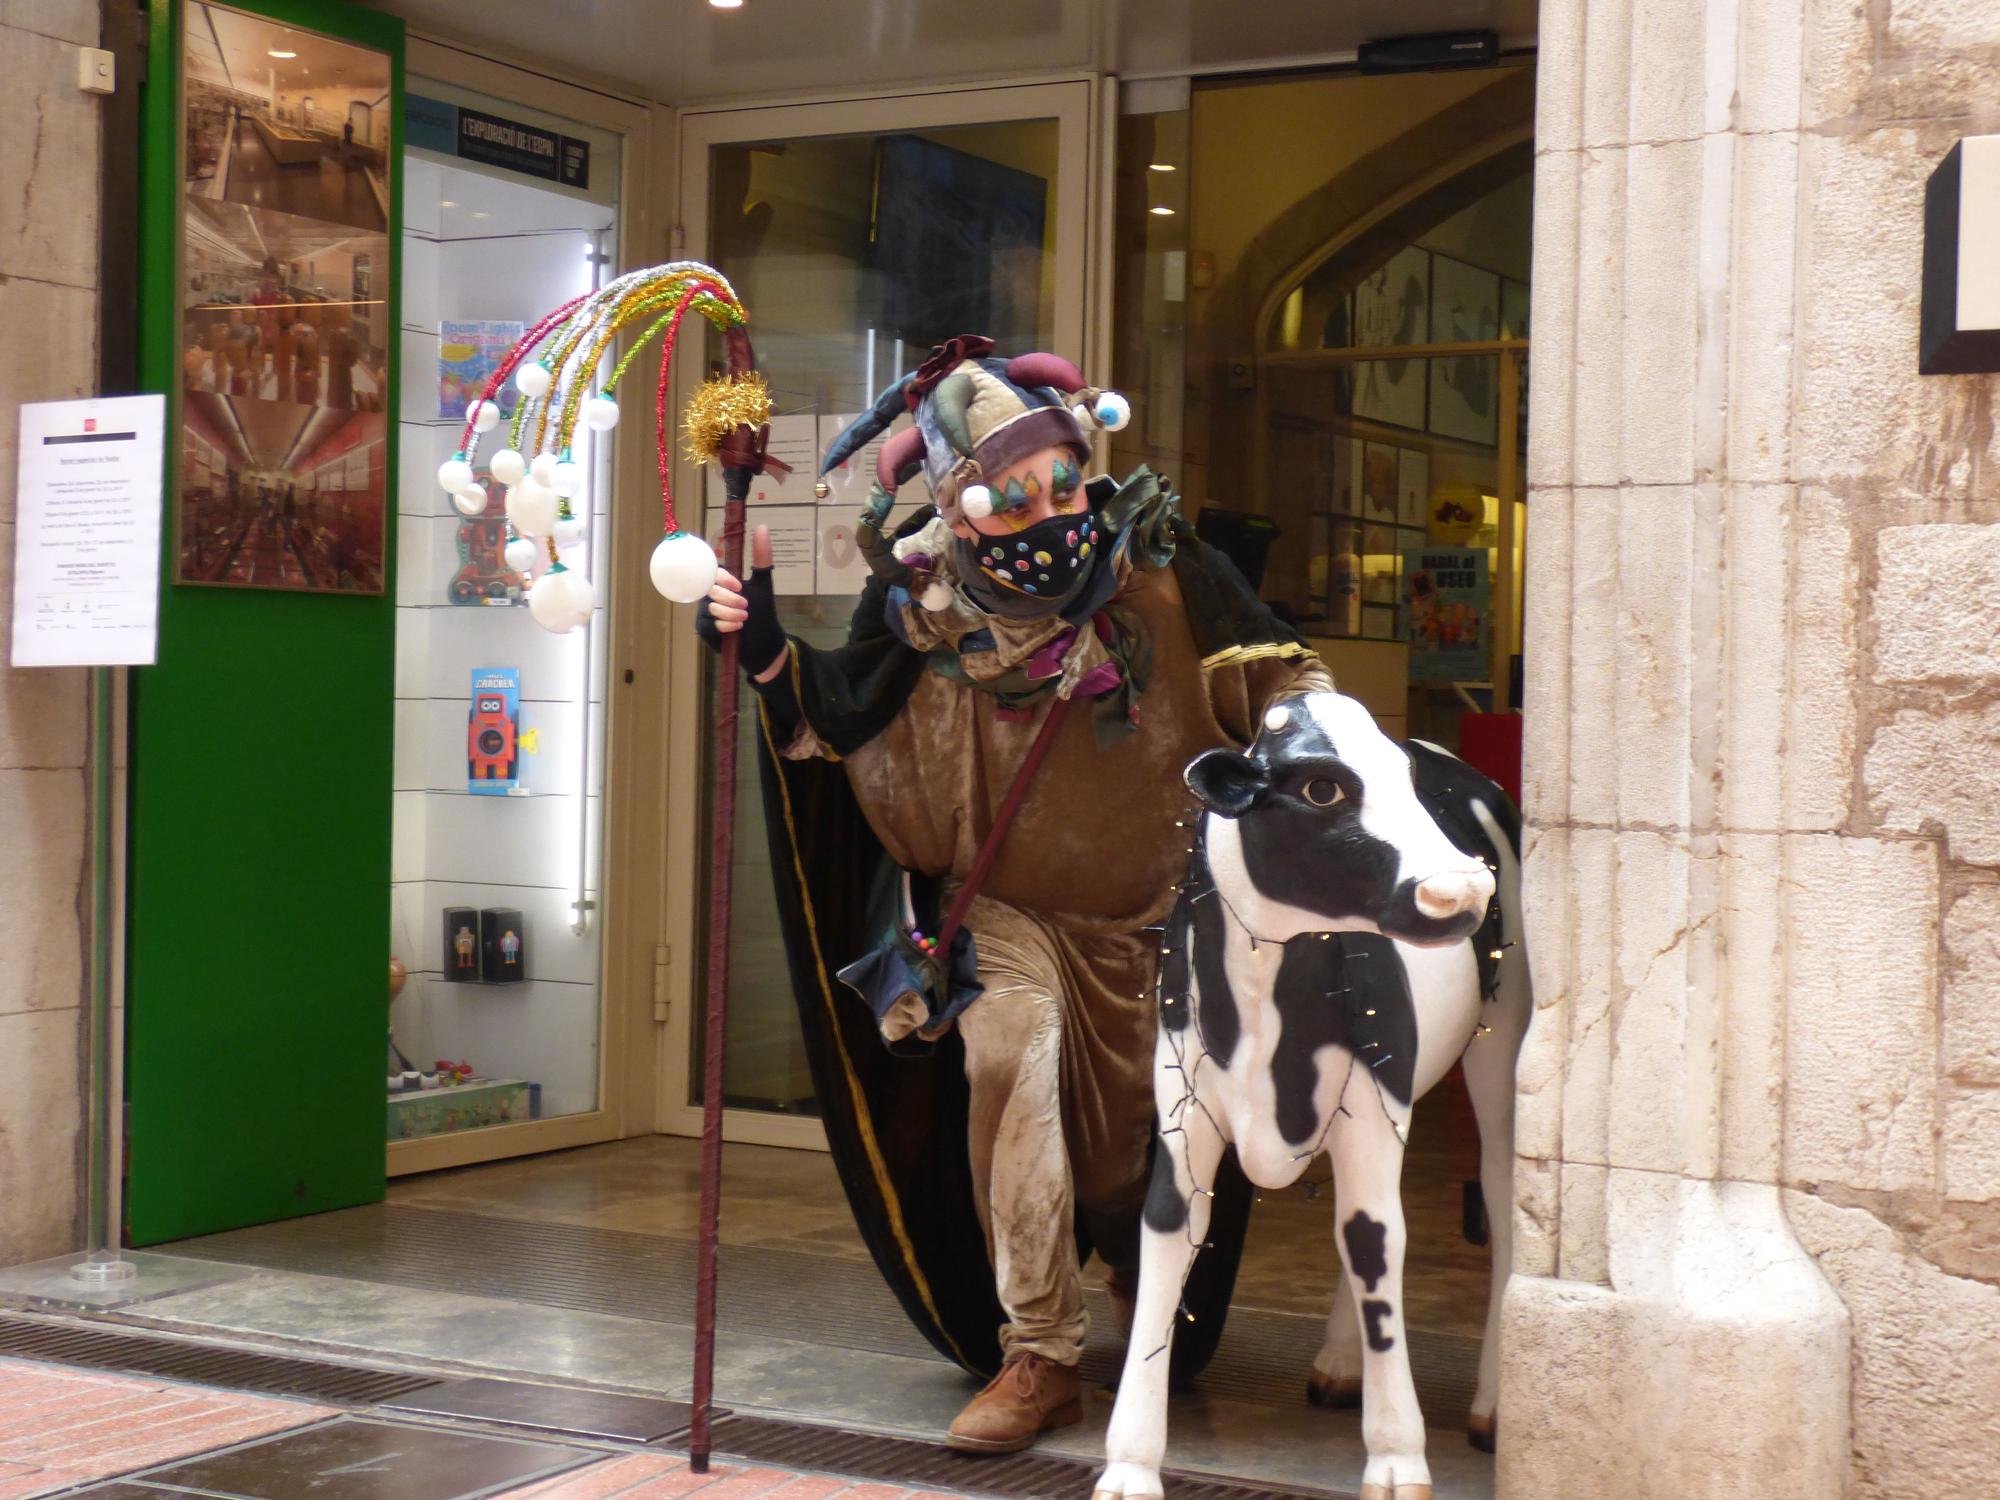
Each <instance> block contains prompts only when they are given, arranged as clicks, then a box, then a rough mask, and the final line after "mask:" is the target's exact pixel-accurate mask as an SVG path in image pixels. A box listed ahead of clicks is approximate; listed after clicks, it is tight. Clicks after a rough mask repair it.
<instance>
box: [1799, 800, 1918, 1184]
mask: <svg viewBox="0 0 2000 1500" xmlns="http://www.w3.org/2000/svg"><path fill="white" fill-rule="evenodd" d="M1938 881H1939V876H1938V862H1937V850H1936V848H1935V847H1934V846H1933V845H1931V844H1929V843H1926V842H1921V841H1891V840H1886V839H1868V838H1852V837H1846V836H1842V835H1837V834H1795V835H1791V836H1788V837H1787V838H1786V840H1785V884H1786V889H1787V891H1788V892H1789V896H1790V902H1789V909H1788V910H1787V912H1786V914H1785V926H1784V933H1785V942H1786V945H1787V951H1788V953H1789V956H1790V962H1791V983H1790V986H1789V990H1788V994H1787V1008H1786V1016H1785V1052H1786V1079H1787V1088H1786V1093H1785V1180H1786V1181H1787V1182H1788V1183H1789V1184H1793V1185H1797V1184H1801V1183H1837V1184H1840V1185H1843V1186H1846V1187H1850V1188H1862V1189H1884V1190H1895V1189H1900V1188H1917V1189H1923V1190H1926V1191H1933V1190H1935V1188H1936V1177H1937V1142H1936V1137H1937V1131H1936V1123H1935V1119H1936V1116H1935V1107H1936V1093H1937V1062H1938V1038H1937V1011H1936V1006H1937V983H1938V974H1937V951H1938V938H1939V930H1938V929H1939V915H1938Z"/></svg>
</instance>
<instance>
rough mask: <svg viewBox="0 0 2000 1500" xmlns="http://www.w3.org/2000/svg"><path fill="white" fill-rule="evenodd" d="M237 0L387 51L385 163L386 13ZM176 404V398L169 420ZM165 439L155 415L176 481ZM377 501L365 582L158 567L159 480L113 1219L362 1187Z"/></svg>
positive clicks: (134, 730) (150, 166) (170, 330)
mask: <svg viewBox="0 0 2000 1500" xmlns="http://www.w3.org/2000/svg"><path fill="white" fill-rule="evenodd" d="M237 8H238V9H255V10H257V11H258V12H260V13H262V14H267V15H269V16H271V17H273V18H274V19H276V20H279V21H282V22H284V23H285V24H288V25H295V26H299V27H305V28H310V29H313V30H317V31H321V32H325V33H328V34H331V35H335V36H341V37H346V38H348V39H350V40H352V41H355V42H358V43H362V44H364V45H367V46H370V47H375V48H379V49H381V50H384V51H387V52H389V53H390V54H391V57H392V69H393V78H394V80H395V82H394V87H393V91H392V98H391V101H390V102H391V109H390V117H391V121H392V128H393V131H394V138H393V141H392V146H391V152H390V161H391V164H392V166H393V164H394V163H396V162H397V161H398V160H399V159H400V155H401V149H402V135H401V132H402V76H403V59H402V36H403V27H402V23H401V22H400V21H397V20H394V19H392V18H389V17H385V16H381V15H378V14H375V13H373V12H368V11H363V10H361V9H359V8H358V7H354V6H349V5H344V4H335V3H320V0H263V3H261V4H258V5H256V6H254V7H252V6H242V5H239V6H238V7H237ZM188 9H189V7H188V6H187V5H185V4H184V3H175V4H172V5H159V6H156V7H155V8H154V9H153V11H152V24H153V32H152V38H151V53H150V65H149V73H148V79H149V81H148V83H147V86H146V97H145V103H144V110H145V131H144V137H143V164H142V173H143V188H142V214H141V226H142V228H141V233H142V243H143V247H144V252H143V256H142V263H141V264H142V269H141V287H142V291H141V303H140V309H139V316H140V322H141V339H140V353H141V360H142V368H143V372H144V389H147V390H154V391H167V392H170V393H175V392H176V388H177V385H178V380H179V366H178V359H177V344H178V338H179V327H180V303H181V289H180V285H179V278H178V274H177V265H176V260H177V257H176V246H177V240H178V234H179V222H180V213H181V195H182V192H183V185H182V182H181V165H180V142H181V135H182V129H181V125H180V120H179V108H178V99H177V98H176V87H177V84H176V80H177V79H178V76H179V69H178V66H177V63H178V48H179V45H180V42H179V26H180V23H181V21H182V19H183V18H184V16H185V14H186V12H187V10H188ZM392 181H393V179H392ZM391 204H392V208H391V218H390V223H389V230H388V253H389V266H390V275H389V278H388V282H389V288H390V291H389V296H390V299H391V301H390V307H389V309H388V313H389V320H388V321H389V327H390V328H391V329H392V330H393V329H394V328H396V327H398V326H399V316H400V313H399V309H398V307H397V305H396V302H395V288H396V286H397V284H398V281H399V278H400V270H401V264H400V261H401V227H402V226H401V203H400V199H399V196H398V195H397V194H396V193H395V192H393V191H392V193H391ZM395 342H396V341H395V340H394V338H393V337H392V338H391V341H390V357H391V361H392V364H391V371H390V385H389V396H388V400H387V402H386V403H385V405H386V407H387V412H388V418H389V420H388V423H387V427H388V443H389V445H390V448H389V452H388V455H387V463H386V471H387V473H388V474H389V475H392V476H393V475H394V474H395V473H396V467H395V451H394V445H395V442H396V422H395V410H396V408H395V393H396V384H395V370H394V366H393V361H394V357H395ZM170 399H171V400H174V403H175V405H176V406H177V405H178V401H177V397H170ZM177 423H178V413H177V412H176V414H175V417H174V418H173V419H171V420H170V423H169V432H170V433H172V432H174V431H176V430H177ZM172 455H173V445H172V442H171V439H170V444H169V460H168V474H167V481H168V494H169V496H170V497H171V495H172V492H173V486H174V484H175V482H176V479H177V465H176V464H175V462H174V460H173V456H172ZM395 509H396V507H395V504H394V502H393V498H391V499H390V501H389V503H388V504H387V505H386V508H385V510H386V515H387V516H388V517H389V518H390V521H391V524H390V526H389V535H388V542H387V546H388V558H387V562H388V568H387V576H386V578H385V587H384V591H383V592H382V593H381V594H380V595H370V596H353V595H318V594H307V593H283V592H274V591H268V590H262V589H239V588H213V587H190V586H186V585H177V584H175V583H174V582H173V581H172V579H173V551H174V527H173V526H172V525H171V515H172V512H171V499H170V500H169V515H168V519H169V523H170V524H168V525H166V526H164V527H163V528H162V530H163V533H164V536H165V544H164V546H163V548H162V557H161V568H162V577H163V585H162V591H161V598H160V617H159V626H160V640H159V662H158V665H156V666H151V667H141V668H135V669H134V670H133V672H132V698H131V706H130V710H131V711H130V724H131V744H130V755H131V767H132V770H131V815H130V825H129V826H130V848H129V851H128V858H129V866H128V868H129V872H130V873H129V886H128V891H129V894H128V903H129V905H128V914H127V922H128V926H127V949H126V953H127V966H126V968H127V982H126V1001H127V1025H126V1093H127V1102H128V1116H127V1123H128V1135H129V1154H128V1174H129V1181H128V1189H127V1198H126V1217H127V1227H128V1234H129V1238H130V1241H131V1243H134V1244H139V1245H145V1244H154V1243H158V1242H160V1241H164V1240H171V1239H177V1238H180V1237H182V1236H185V1235H190V1234H199V1233H203V1232H206V1231H210V1230H218V1229H225V1228H230V1227H233V1226H237V1225H242V1224H251V1223H261V1222H265V1221H268V1220H271V1219H277V1218H283V1217H286V1216H288V1215H292V1214H301V1213H310V1212H315V1211H317V1210H321V1209H328V1208H336V1207H342V1206H345V1205H349V1204H354V1203H361V1202H366V1201H369V1200H372V1199H376V1198H379V1197H381V1195H382V1191H383V1180H384V1179H383V1161H384V1156H383V1151H384V1126H383V1115H384V1110H383V1102H382V1101H383V1094H382V1079H383V1066H384V1062H383V1058H384V1047H383V1036H384V1031H385V1027H386V1024H387V1023H386V1015H387V1012H386V1006H387V1000H388V994H387V965H388V933H389V828H390V805H391V804H390V788H391V749H392V737H393V727H394V726H393V705H394V674H395V620H394V616H395V610H394V602H395V584H394V546H395V529H394V526H393V517H394V514H395Z"/></svg>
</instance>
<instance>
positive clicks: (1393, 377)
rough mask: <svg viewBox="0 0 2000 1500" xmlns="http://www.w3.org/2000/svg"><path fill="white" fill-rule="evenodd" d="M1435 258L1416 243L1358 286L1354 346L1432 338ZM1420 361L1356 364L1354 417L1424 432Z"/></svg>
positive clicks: (1405, 342) (1380, 361)
mask: <svg viewBox="0 0 2000 1500" xmlns="http://www.w3.org/2000/svg"><path fill="white" fill-rule="evenodd" d="M1431 302H1432V299H1431V256H1430V253H1429V252H1428V251H1425V250H1420V249H1418V248H1417V247H1416V246H1414V245H1412V246H1410V247H1408V248H1407V249H1404V250H1401V251H1399V252H1397V253H1396V254H1395V255H1394V256H1391V257H1390V259H1389V260H1388V261H1387V262H1386V263H1385V264H1383V265H1382V266H1380V267H1379V268H1377V269H1376V270H1375V271H1373V272H1371V273H1370V274H1369V275H1367V276H1365V277H1363V278H1362V280H1361V284H1360V285H1359V286H1357V287H1356V288H1355V289H1354V346H1355V347H1357V348H1363V349H1376V348H1384V347H1387V346H1391V345H1396V344H1422V343H1427V342H1429V341H1430V338H1431ZM1426 363H1427V362H1426V361H1425V360H1421V359H1373V360H1363V361H1361V362H1359V363H1358V364H1356V365H1355V367H1354V408H1353V410H1354V415H1355V416H1357V417H1360V418H1364V419H1366V420H1368V421H1371V422H1383V423H1386V424H1388V425H1390V426H1392V427H1407V428H1409V429H1411V430H1412V431H1415V432H1421V431H1422V430H1423V427H1424V380H1425V374H1424V366H1425V364H1426Z"/></svg>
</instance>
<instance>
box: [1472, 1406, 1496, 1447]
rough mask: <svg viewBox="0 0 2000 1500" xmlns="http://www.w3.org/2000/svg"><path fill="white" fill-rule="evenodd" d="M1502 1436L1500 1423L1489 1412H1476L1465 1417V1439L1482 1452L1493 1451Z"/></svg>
mask: <svg viewBox="0 0 2000 1500" xmlns="http://www.w3.org/2000/svg"><path fill="white" fill-rule="evenodd" d="M1499 1437H1500V1424H1499V1422H1498V1421H1496V1420H1495V1419H1494V1417H1493V1415H1492V1414H1491V1413H1490V1412H1489V1413H1488V1414H1487V1415H1486V1416H1483V1417H1482V1416H1480V1415H1479V1414H1478V1413H1477V1412H1474V1413H1473V1414H1472V1415H1471V1416H1469V1417H1467V1418H1466V1419H1465V1440H1466V1441H1467V1442H1468V1443H1470V1444H1472V1446H1473V1447H1475V1448H1477V1449H1478V1450H1479V1451H1480V1452H1481V1453H1491V1452H1493V1451H1494V1448H1495V1446H1496V1444H1497V1442H1498V1440H1499Z"/></svg>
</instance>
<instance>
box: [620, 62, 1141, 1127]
mask: <svg viewBox="0 0 2000 1500" xmlns="http://www.w3.org/2000/svg"><path fill="white" fill-rule="evenodd" d="M1105 87H1106V82H1105V80H1102V79H1098V78H1092V77H1087V76H1078V77H1074V78H1068V79H1057V80H1052V81H1045V82H1035V83H1022V84H1009V85H999V86H995V87H990V88H967V89H959V90H950V91H945V92H936V93H924V94H899V95H888V96H875V97H866V98H852V99H839V100H831V101H824V102H819V103H811V104H780V105H766V106H756V107H750V108H743V109H720V110H708V111H701V112H694V111H688V112H684V113H683V114H682V115H681V116H680V121H679V127H680V161H679V174H678V176H679V181H680V185H681V186H680V216H679V222H678V225H677V228H676V231H675V235H674V247H675V254H676V255H681V256H687V257H690V258H693V259H696V260H700V259H704V258H705V257H706V255H707V252H708V246H709V224H708V192H709V172H708V166H709V153H710V151H711V149H712V148H714V147H716V146H721V145H730V144H735V143H738V142H743V141H771V140H794V139H799V138H806V137H814V136H830V135H877V134H884V133H888V132H892V131H907V130H938V129H945V128H948V127H950V126H954V125H986V124H998V123H1003V122H1006V121H1010V120H1047V119H1053V120H1055V121H1056V122H1057V128H1058V133H1057V147H1056V153H1057V163H1058V170H1057V181H1056V218H1055V223H1056V237H1055V262H1056V263H1055V338H1054V339H1053V341H1052V349H1053V352H1055V353H1058V354H1062V355H1064V356H1066V357H1068V358H1070V359H1072V360H1075V361H1076V362H1077V363H1079V364H1081V365H1083V366H1084V368H1086V369H1088V368H1089V367H1090V366H1089V362H1088V361H1089V357H1090V356H1091V355H1092V354H1093V353H1094V352H1095V351H1096V350H1097V349H1098V348H1100V347H1102V345H1101V342H1100V341H1101V339H1102V337H1103V330H1101V329H1099V328H1097V327H1096V326H1095V322H1096V320H1087V319H1086V304H1087V303H1088V301H1089V300H1090V293H1091V289H1092V288H1091V283H1092V280H1093V276H1092V268H1093V264H1094V263H1101V261H1102V259H1103V258H1104V256H1105V254H1106V252H1107V250H1108V246H1105V245H1103V244H1102V243H1101V236H1102V233H1103V226H1102V225H1101V224H1100V222H1099V221H1098V220H1097V218H1096V217H1095V216H1093V215H1092V214H1091V213H1090V211H1089V205H1090V203H1091V202H1092V201H1093V194H1100V195H1104V196H1108V184H1107V183H1104V182H1103V181H1102V180H1101V177H1102V173H1103V170H1104V167H1103V162H1104V160H1105V157H1104V156H1103V155H1102V153H1101V150H1100V146H1099V139H1098V138H1099V136H1100V133H1101V131H1102V129H1103V128H1104V126H1103V119H1104V111H1103V110H1102V107H1101V104H1100V100H1101V98H1102V96H1103V93H1104V91H1105ZM717 269H718V270H720V271H722V272H723V273H724V274H725V275H727V274H728V271H729V268H728V267H727V266H718V267H717ZM1102 300H1103V301H1104V302H1105V303H1106V304H1107V305H1108V301H1109V299H1108V298H1105V299H1102ZM749 312H750V337H751V339H752V341H753V342H754V341H755V339H756V336H757V309H756V308H755V307H752V308H750V309H749ZM695 363H696V362H695V361H692V360H687V359H683V360H680V361H678V369H677V370H676V372H675V391H674V401H675V403H676V407H677V409H678V407H680V406H682V405H684V404H685V403H686V400H687V397H688V395H689V394H690V393H691V392H692V390H693V388H694V385H695V382H696V380H697V379H698V378H699V376H698V371H696V369H695V368H694V366H695ZM674 492H675V493H676V494H677V495H685V496H689V497H694V496H698V495H701V494H702V493H703V489H702V484H701V476H700V473H699V472H698V471H697V470H696V469H695V468H694V467H693V465H691V464H689V463H688V462H687V460H686V458H685V456H684V455H678V454H677V455H676V461H675V474H674ZM691 613H692V612H691V611H688V610H676V611H675V614H676V615H677V616H680V615H689V616H691ZM675 625H676V629H675V631H674V639H673V641H672V643H671V645H670V647H669V651H670V656H671V662H672V666H671V679H670V685H669V703H670V719H669V725H670V727H669V731H668V742H667V744H666V746H665V751H666V761H667V764H668V765H669V766H670V767H672V768H674V770H673V774H672V785H671V788H670V790H669V793H668V797H669V809H670V811H669V818H668V825H669V828H670V830H671V832H670V833H669V836H668V849H667V867H668V870H669V871H670V876H669V888H668V892H667V903H668V922H669V930H670V931H671V933H672V938H671V940H670V943H669V947H670V950H671V952H672V955H673V960H674V961H673V963H672V965H671V968H670V971H669V973H668V976H667V985H668V989H669V992H670V997H671V998H670V1004H669V1009H668V1020H667V1024H666V1026H664V1027H663V1028H661V1038H660V1045H661V1047H662V1049H663V1050H662V1052H661V1055H660V1059H659V1072H658V1076H659V1079H660V1098H659V1105H658V1112H657V1119H658V1121H659V1128H660V1130H661V1131H662V1132H664V1133H666V1134H670V1135H698V1134H700V1132H701V1108H700V1106H699V1105H696V1104H692V1103H690V1102H689V1100H690V1099H691V1097H692V1085H693V1083H694V1079H693V1077H692V1068H691V1058H690V1055H689V1054H690V1049H691V1046H692V1042H693V1036H694V1025H693V1022H694V1008H695V1007H696V1006H697V1005H702V1004H704V1003H705V998H706V997H705V996H704V994H703V993H702V991H701V987H700V986H698V985H697V983H696V980H697V978H698V976H699V972H700V964H699V962H698V960H699V957H700V955H701V954H702V953H704V952H706V950H707V942H706V938H705V935H704V933H703V932H702V931H701V929H700V927H699V922H700V917H701V912H700V910H699V899H698V898H699V893H700V892H699V887H700V881H699V880H698V879H697V866H698V861H701V860H704V859H706V857H707V850H708V829H707V822H706V818H705V816H704V814H705V808H704V805H703V797H702V790H703V789H702V787H701V785H700V782H699V768H700V767H701V765H702V761H703V753H702V752H703V744H702V740H703V738H704V735H705V733H706V727H707V725H706V721H707V714H706V712H705V705H704V703H703V701H702V693H701V683H702V671H701V669H702V665H703V663H702V659H701V656H700V653H701V651H702V650H703V648H702V647H701V646H700V645H699V644H698V642H697V641H696V640H695V636H694V631H693V629H692V619H691V618H689V619H687V620H681V619H677V620H676V621H675ZM753 711H754V710H753ZM855 1003H856V1004H859V1003H860V1002H859V1001H858V1000H857V1001H856V1002H855ZM722 1131H723V1138H724V1139H725V1140H730V1141H741V1142H745V1143H750V1144H756V1145H767V1146H791V1147H796V1148H800V1149H809V1150H820V1151H824V1150H825V1149H826V1135H825V1132H824V1131H823V1130H822V1129H821V1127H820V1124H819V1122H818V1121H817V1120H810V1119H803V1118H800V1117H797V1116H787V1115H779V1114H773V1113H767V1112H764V1111H759V1110H744V1109H725V1110H724V1111H723V1121H722Z"/></svg>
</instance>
